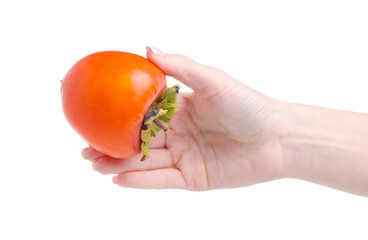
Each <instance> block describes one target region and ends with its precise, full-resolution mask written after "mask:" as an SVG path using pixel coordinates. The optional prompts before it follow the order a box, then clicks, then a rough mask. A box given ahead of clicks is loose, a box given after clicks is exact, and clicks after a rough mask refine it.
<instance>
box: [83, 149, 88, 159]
mask: <svg viewBox="0 0 368 240" xmlns="http://www.w3.org/2000/svg"><path fill="white" fill-rule="evenodd" d="M87 149H88V148H85V149H83V150H82V157H83V158H84V159H87V155H86V153H87Z"/></svg>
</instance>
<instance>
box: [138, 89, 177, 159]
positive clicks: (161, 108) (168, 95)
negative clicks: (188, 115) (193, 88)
mask: <svg viewBox="0 0 368 240" xmlns="http://www.w3.org/2000/svg"><path fill="white" fill-rule="evenodd" d="M179 89H180V87H179V85H175V86H173V87H171V88H166V89H165V91H164V92H163V93H162V94H161V95H160V96H159V97H158V98H157V99H156V101H155V102H154V103H153V104H152V106H151V107H150V109H149V110H148V112H147V114H146V116H145V117H144V120H143V125H142V130H141V139H142V145H141V150H142V152H143V157H142V159H141V161H144V160H146V159H147V158H148V157H149V146H150V141H151V138H152V136H156V134H157V133H158V132H159V131H160V130H161V129H162V130H164V131H167V130H168V129H169V127H168V124H169V122H170V121H171V119H172V118H173V117H174V116H175V113H176V112H177V111H178V108H177V104H176V96H177V95H178V93H179Z"/></svg>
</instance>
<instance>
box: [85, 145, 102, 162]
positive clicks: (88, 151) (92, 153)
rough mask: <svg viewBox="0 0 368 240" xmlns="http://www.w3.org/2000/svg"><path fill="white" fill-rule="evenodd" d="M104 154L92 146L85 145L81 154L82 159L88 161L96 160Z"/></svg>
mask: <svg viewBox="0 0 368 240" xmlns="http://www.w3.org/2000/svg"><path fill="white" fill-rule="evenodd" d="M104 155H105V154H103V153H101V152H99V151H97V150H95V149H94V148H92V147H87V148H85V149H83V150H82V156H83V158H84V159H87V160H90V161H92V162H93V161H96V160H97V159H98V158H100V157H102V156H104Z"/></svg>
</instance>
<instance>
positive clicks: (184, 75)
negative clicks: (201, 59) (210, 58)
mask: <svg viewBox="0 0 368 240" xmlns="http://www.w3.org/2000/svg"><path fill="white" fill-rule="evenodd" d="M147 58H148V60H150V61H151V62H153V63H154V64H155V65H157V66H158V67H159V68H160V69H161V70H162V71H163V72H164V73H165V74H166V75H168V76H172V77H174V78H176V79H177V80H179V81H181V82H182V83H183V84H185V85H186V86H188V87H190V88H192V89H193V90H194V91H195V92H199V93H201V94H202V95H203V96H204V97H206V96H213V95H215V94H217V93H219V92H220V91H221V90H223V87H224V86H226V82H229V81H234V80H233V79H232V78H231V77H229V76H228V75H227V74H225V73H224V72H222V71H221V70H219V69H216V68H212V67H208V66H205V65H202V64H199V63H197V62H195V61H193V60H191V59H189V58H187V57H185V56H183V55H176V54H164V53H163V52H162V51H161V50H158V49H157V48H155V47H147Z"/></svg>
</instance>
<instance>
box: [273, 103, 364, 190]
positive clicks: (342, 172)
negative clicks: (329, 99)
mask: <svg viewBox="0 0 368 240" xmlns="http://www.w3.org/2000/svg"><path fill="white" fill-rule="evenodd" d="M282 106H283V107H282V115H283V120H282V124H281V127H280V133H279V143H280V149H281V155H282V175H283V177H284V178H297V179H301V180H306V181H309V182H314V183H317V184H322V185H325V186H329V187H332V188H336V189H340V190H343V191H349V192H352V193H359V194H362V193H364V194H367V191H366V189H367V187H368V174H367V169H368V161H367V159H368V150H367V146H368V129H366V128H362V126H366V125H367V122H368V116H367V115H364V114H359V113H352V112H346V111H339V110H332V109H327V108H320V107H314V106H308V105H302V104H293V103H283V104H282Z"/></svg>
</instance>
